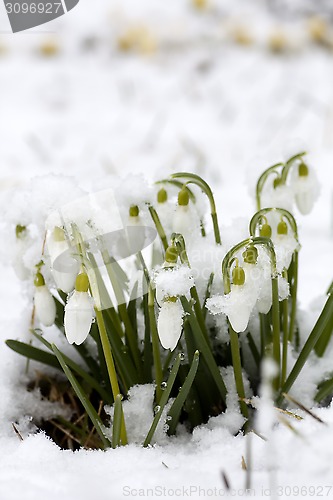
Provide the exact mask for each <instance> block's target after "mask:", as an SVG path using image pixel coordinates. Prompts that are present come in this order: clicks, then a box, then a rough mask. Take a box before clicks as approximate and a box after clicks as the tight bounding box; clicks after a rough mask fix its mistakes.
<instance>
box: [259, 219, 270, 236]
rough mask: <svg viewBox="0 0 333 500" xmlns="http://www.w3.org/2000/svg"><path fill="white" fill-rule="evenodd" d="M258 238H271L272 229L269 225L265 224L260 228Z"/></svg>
mask: <svg viewBox="0 0 333 500" xmlns="http://www.w3.org/2000/svg"><path fill="white" fill-rule="evenodd" d="M260 236H261V237H262V238H271V236H272V228H271V226H270V225H269V224H267V223H265V224H263V225H262V226H261V228H260Z"/></svg>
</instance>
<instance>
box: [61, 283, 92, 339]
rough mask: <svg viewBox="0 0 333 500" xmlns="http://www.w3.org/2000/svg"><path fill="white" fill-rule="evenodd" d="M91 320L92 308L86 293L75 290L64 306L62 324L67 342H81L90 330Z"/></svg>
mask: <svg viewBox="0 0 333 500" xmlns="http://www.w3.org/2000/svg"><path fill="white" fill-rule="evenodd" d="M92 320H93V309H92V304H91V300H90V297H89V295H88V293H86V292H77V291H75V292H74V293H73V295H72V296H71V297H70V298H69V299H68V302H67V304H66V306H65V316H64V325H65V333H66V337H67V340H68V342H69V343H70V344H77V345H80V344H82V342H84V341H85V340H86V338H87V336H88V334H89V332H90V328H91V323H92Z"/></svg>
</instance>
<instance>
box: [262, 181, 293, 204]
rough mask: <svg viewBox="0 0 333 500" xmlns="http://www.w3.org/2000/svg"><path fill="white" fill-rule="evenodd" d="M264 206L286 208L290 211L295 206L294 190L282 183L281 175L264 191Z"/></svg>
mask: <svg viewBox="0 0 333 500" xmlns="http://www.w3.org/2000/svg"><path fill="white" fill-rule="evenodd" d="M262 206H263V207H277V208H284V209H285V210H288V211H289V212H291V211H292V207H293V191H292V189H291V188H290V186H287V185H286V184H282V181H281V179H280V178H279V177H277V178H275V179H274V182H273V184H272V185H271V186H270V187H268V188H267V189H265V190H264V191H263V193H262Z"/></svg>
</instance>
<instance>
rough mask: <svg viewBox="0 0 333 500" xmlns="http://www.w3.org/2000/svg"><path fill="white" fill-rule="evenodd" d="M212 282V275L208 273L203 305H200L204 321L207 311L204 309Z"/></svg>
mask: <svg viewBox="0 0 333 500" xmlns="http://www.w3.org/2000/svg"><path fill="white" fill-rule="evenodd" d="M213 280H214V273H210V276H209V280H208V283H207V288H206V293H205V298H204V301H203V305H202V314H203V317H204V319H206V316H207V310H208V309H207V307H206V301H207V299H209V297H210V294H211V289H212V284H213Z"/></svg>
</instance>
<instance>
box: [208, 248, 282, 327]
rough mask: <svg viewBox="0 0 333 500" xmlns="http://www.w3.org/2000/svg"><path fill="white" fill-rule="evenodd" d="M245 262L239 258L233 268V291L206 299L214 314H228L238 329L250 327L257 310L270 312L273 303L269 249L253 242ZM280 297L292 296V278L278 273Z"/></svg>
mask: <svg viewBox="0 0 333 500" xmlns="http://www.w3.org/2000/svg"><path fill="white" fill-rule="evenodd" d="M243 257H244V262H243V263H242V266H239V264H238V259H237V263H236V267H235V268H234V270H233V283H231V285H230V292H229V293H227V294H223V295H219V294H217V295H214V296H212V297H211V298H209V299H208V300H207V301H206V307H207V308H208V310H209V311H210V312H211V313H212V314H213V315H215V314H221V313H222V314H225V315H226V316H227V317H228V319H229V321H230V324H231V326H232V328H233V329H234V330H235V331H236V332H243V331H244V330H246V328H247V326H248V323H249V319H250V316H251V314H252V312H253V311H254V310H256V311H257V312H259V313H263V314H267V313H268V312H269V310H270V309H271V307H272V268H271V263H270V261H269V259H268V256H267V253H266V251H265V250H262V251H260V252H258V251H257V249H256V247H254V246H250V247H249V248H248V249H247V250H245V252H244V253H243ZM278 292H279V300H284V299H286V298H287V297H288V296H289V284H288V281H287V280H286V279H285V278H284V277H282V276H281V275H279V276H278Z"/></svg>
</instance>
